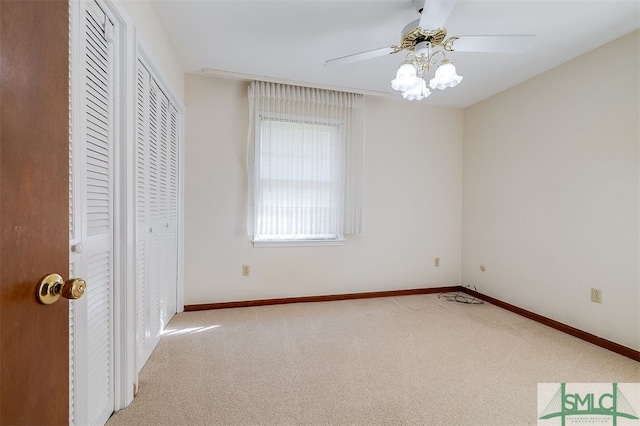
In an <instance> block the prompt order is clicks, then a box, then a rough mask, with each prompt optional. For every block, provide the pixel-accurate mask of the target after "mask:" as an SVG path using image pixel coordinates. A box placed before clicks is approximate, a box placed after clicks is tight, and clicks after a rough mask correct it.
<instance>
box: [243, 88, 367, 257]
mask: <svg viewBox="0 0 640 426" xmlns="http://www.w3.org/2000/svg"><path fill="white" fill-rule="evenodd" d="M354 96H355V97H358V99H356V101H358V100H359V102H353V97H354ZM250 102H251V104H252V108H251V111H250V113H251V115H252V117H251V123H252V125H253V126H254V127H253V128H252V129H251V130H250V132H249V133H250V135H249V145H248V148H249V149H248V150H247V152H248V168H249V176H250V178H249V193H250V200H249V204H250V208H249V223H248V225H249V229H250V232H249V233H250V235H251V236H252V237H253V241H254V244H255V245H257V246H258V245H263V244H266V245H272V244H273V245H283V244H305V245H306V244H313V245H316V244H330V243H333V244H336V243H340V242H342V241H343V240H344V234H350V233H351V234H354V233H358V232H359V231H360V226H361V214H362V207H361V192H362V191H361V184H362V177H361V174H362V140H361V139H362V131H361V129H359V130H358V128H357V126H362V117H361V116H362V97H361V96H360V95H352V94H348V93H341V92H329V91H322V90H319V89H307V88H300V87H295V86H284V85H278V84H274V83H262V82H254V83H253V84H252V86H251V89H250ZM354 110H355V112H354ZM354 116H355V119H354ZM354 122H355V123H354ZM354 124H355V126H354ZM354 127H355V128H354Z"/></svg>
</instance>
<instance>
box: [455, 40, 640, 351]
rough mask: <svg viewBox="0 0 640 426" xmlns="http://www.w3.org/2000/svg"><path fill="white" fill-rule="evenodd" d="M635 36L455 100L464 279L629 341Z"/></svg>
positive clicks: (633, 309)
mask: <svg viewBox="0 0 640 426" xmlns="http://www.w3.org/2000/svg"><path fill="white" fill-rule="evenodd" d="M639 34H640V32H638V31H636V32H635V33H632V34H631V35H628V36H626V37H623V38H622V39H619V40H617V41H615V42H613V43H610V44H608V45H607V46H605V47H602V48H599V49H596V50H594V51H592V52H590V53H587V54H585V55H583V56H581V57H579V58H576V59H575V60H572V61H570V62H568V63H566V64H563V65H561V66H559V67H557V68H555V69H553V70H551V71H549V72H546V73H544V74H542V75H540V76H538V77H536V78H534V79H532V80H529V81H527V82H525V83H523V84H521V85H519V86H517V87H515V88H512V89H510V90H508V91H505V92H503V93H501V94H498V95H496V96H494V97H492V98H490V99H488V100H486V101H484V102H481V103H479V104H476V105H474V106H472V107H470V108H468V109H466V110H465V112H464V163H463V170H464V179H463V188H464V195H463V225H462V231H463V243H462V246H463V258H462V264H463V274H462V276H463V282H464V283H465V284H473V285H476V286H477V288H478V290H479V291H480V292H482V293H485V294H488V295H490V296H493V297H495V298H497V299H500V300H503V301H506V302H509V303H512V304H514V305H516V306H519V307H522V308H525V309H528V310H530V311H533V312H536V313H538V314H541V315H544V316H546V317H549V318H552V319H555V320H558V321H560V322H563V323H565V324H568V325H571V326H574V327H577V328H579V329H582V330H584V331H587V332H590V333H593V334H595V335H598V336H601V337H604V338H606V339H609V340H612V341H614V342H617V343H620V344H623V345H625V346H628V347H631V348H634V349H640V330H639V328H640V316H639V306H640V305H639V300H640V296H639V287H640V284H639V279H640V277H639V258H640V253H639V229H638V228H639V220H640V212H639V192H640V188H639V178H640V175H639V163H640V162H639V140H640V137H639V128H638V122H639V117H640V115H639V113H640V111H639V106H638V105H639V83H638V80H639V78H638V76H639V75H640V73H639V69H638V61H639V55H638V52H639V50H640V46H639ZM480 264H485V265H486V268H487V270H486V272H481V271H480V269H479V265H480ZM590 287H596V288H600V289H602V294H603V296H602V298H603V302H602V304H596V303H593V302H591V301H590Z"/></svg>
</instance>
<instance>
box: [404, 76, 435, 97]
mask: <svg viewBox="0 0 640 426" xmlns="http://www.w3.org/2000/svg"><path fill="white" fill-rule="evenodd" d="M418 80H420V81H419V82H418V84H416V85H415V86H413V87H411V88H409V89H408V90H405V91H404V92H402V97H403V98H405V99H406V100H408V101H419V100H421V99H424V98H426V97H427V96H429V95H430V94H431V90H429V89H427V83H426V82H425V81H424V80H423V79H421V78H419V79H418Z"/></svg>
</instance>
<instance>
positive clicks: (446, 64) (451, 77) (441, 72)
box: [429, 59, 462, 90]
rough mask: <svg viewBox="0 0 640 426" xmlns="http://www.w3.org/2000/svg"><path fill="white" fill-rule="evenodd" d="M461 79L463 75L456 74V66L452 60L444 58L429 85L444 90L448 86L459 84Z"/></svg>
mask: <svg viewBox="0 0 640 426" xmlns="http://www.w3.org/2000/svg"><path fill="white" fill-rule="evenodd" d="M461 81H462V76H459V75H458V74H456V67H455V66H453V64H452V63H451V61H449V60H448V59H444V60H443V61H442V62H441V63H440V66H439V67H438V69H437V70H436V73H435V75H434V77H433V78H432V79H431V81H430V82H429V87H431V88H432V89H440V90H444V89H446V88H447V87H455V86H457V85H458V83H460V82H461Z"/></svg>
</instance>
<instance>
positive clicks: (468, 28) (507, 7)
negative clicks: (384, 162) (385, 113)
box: [154, 0, 640, 108]
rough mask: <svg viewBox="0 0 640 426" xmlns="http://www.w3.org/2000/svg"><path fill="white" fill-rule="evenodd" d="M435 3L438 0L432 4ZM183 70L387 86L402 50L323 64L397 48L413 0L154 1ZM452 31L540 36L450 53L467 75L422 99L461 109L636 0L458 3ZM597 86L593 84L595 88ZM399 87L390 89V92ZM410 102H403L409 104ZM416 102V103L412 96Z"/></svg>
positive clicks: (601, 32) (561, 52)
mask: <svg viewBox="0 0 640 426" xmlns="http://www.w3.org/2000/svg"><path fill="white" fill-rule="evenodd" d="M434 1H435V0H434ZM154 4H155V7H156V9H157V12H158V14H159V16H160V19H161V20H162V22H163V23H164V25H165V27H166V30H167V31H168V33H169V36H170V38H171V39H172V42H173V43H174V45H173V47H174V49H175V51H176V52H177V54H178V55H179V57H180V60H181V61H182V65H183V67H184V70H185V72H189V73H202V72H203V69H205V68H208V69H213V70H218V71H221V72H222V73H221V75H229V74H227V73H231V75H237V76H239V77H243V76H254V77H262V78H264V79H267V80H273V81H290V82H295V83H299V84H303V85H305V84H306V85H309V86H313V87H316V86H317V87H328V88H343V89H351V90H355V91H362V92H382V93H388V94H390V95H389V96H391V97H393V98H397V99H402V98H401V97H400V95H399V94H398V93H395V92H393V91H392V90H391V87H390V81H391V79H392V78H394V77H395V72H396V70H397V68H398V66H399V65H400V63H401V62H402V61H403V60H404V57H405V53H403V52H400V53H397V54H394V55H386V56H384V57H380V58H375V59H370V60H367V61H363V62H359V63H354V64H345V65H337V66H332V67H325V66H324V63H325V61H326V60H327V59H332V58H335V57H340V56H345V55H348V54H351V53H357V52H361V51H365V50H371V49H376V48H380V47H385V46H390V45H393V44H398V43H399V41H400V37H401V34H400V33H401V31H402V29H403V28H404V26H405V25H406V24H408V23H409V22H411V21H413V20H415V19H418V18H419V17H420V15H419V14H418V13H417V12H416V10H415V9H414V8H413V6H412V4H411V0H348V1H343V0H288V1H277V0H230V1H229V0H226V1H223V0H154ZM445 27H446V29H447V32H448V35H449V36H452V35H504V34H508V35H511V34H535V35H536V39H535V45H534V47H533V48H532V49H531V50H530V51H528V52H527V53H524V54H495V53H464V52H452V53H451V54H449V55H448V56H449V58H450V59H451V60H452V62H454V64H455V65H456V69H457V71H458V74H460V75H462V76H463V77H464V80H463V81H462V82H461V83H460V84H459V85H458V86H457V87H454V88H450V89H446V90H444V91H440V90H436V91H434V92H433V94H432V95H431V96H430V97H428V98H427V99H425V100H423V101H420V102H422V103H426V104H430V105H439V106H449V107H457V108H464V107H467V106H469V105H472V104H474V103H476V102H479V101H481V100H483V99H486V98H488V97H489V96H492V95H493V94H496V93H498V92H500V91H502V90H505V89H507V88H509V87H511V86H513V85H516V84H518V83H520V82H522V81H525V80H527V79H529V78H531V77H533V76H535V75H537V74H540V73H541V72H544V71H546V70H548V69H550V68H552V67H554V66H557V65H559V64H561V63H563V62H565V61H567V60H570V59H572V58H574V57H576V56H578V55H581V54H583V53H585V52H588V51H589V50H592V49H594V48H596V47H598V46H601V45H603V44H606V43H608V42H609V41H612V40H615V39H616V38H618V37H621V36H623V35H625V34H627V33H629V32H631V31H633V30H635V29H637V28H640V1H639V0H597V1H596V0H533V1H525V0H500V1H488V0H459V1H458V3H457V5H456V7H455V9H454V10H453V12H452V13H451V15H450V16H449V19H448V20H447V22H446V25H445ZM597 85H598V82H596V81H594V88H597ZM392 92H393V93H392ZM405 102H407V101H405ZM414 102H415V101H414Z"/></svg>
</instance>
